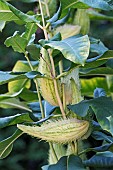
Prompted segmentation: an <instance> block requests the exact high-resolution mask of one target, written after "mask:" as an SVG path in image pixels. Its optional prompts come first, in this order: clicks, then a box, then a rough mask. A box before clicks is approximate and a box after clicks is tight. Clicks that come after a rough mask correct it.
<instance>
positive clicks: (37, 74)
mask: <svg viewBox="0 0 113 170" xmlns="http://www.w3.org/2000/svg"><path fill="white" fill-rule="evenodd" d="M25 75H26V76H27V78H29V79H34V78H42V77H44V76H41V73H40V72H38V71H30V72H28V73H26V74H25ZM45 78H46V77H45Z"/></svg>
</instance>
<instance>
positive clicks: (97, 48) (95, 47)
mask: <svg viewBox="0 0 113 170" xmlns="http://www.w3.org/2000/svg"><path fill="white" fill-rule="evenodd" d="M90 43H91V46H90V51H91V52H94V53H97V54H98V55H97V56H96V57H94V58H90V59H87V63H88V62H92V61H95V60H97V59H99V58H100V57H101V56H102V55H103V54H104V53H105V52H106V51H108V48H107V47H106V46H105V45H104V44H103V43H102V42H101V41H100V40H98V39H95V38H93V37H90Z"/></svg>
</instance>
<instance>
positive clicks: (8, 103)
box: [0, 98, 31, 112]
mask: <svg viewBox="0 0 113 170" xmlns="http://www.w3.org/2000/svg"><path fill="white" fill-rule="evenodd" d="M0 108H16V109H22V110H26V111H29V112H31V110H30V109H29V107H28V106H27V105H26V104H25V103H23V102H21V101H19V100H18V99H16V98H10V99H4V100H1V101H0Z"/></svg>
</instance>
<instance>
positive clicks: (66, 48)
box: [40, 35, 90, 65]
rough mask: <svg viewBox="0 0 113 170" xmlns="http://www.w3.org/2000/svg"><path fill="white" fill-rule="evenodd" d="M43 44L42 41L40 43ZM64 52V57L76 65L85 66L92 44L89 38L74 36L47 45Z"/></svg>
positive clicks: (46, 45)
mask: <svg viewBox="0 0 113 170" xmlns="http://www.w3.org/2000/svg"><path fill="white" fill-rule="evenodd" d="M40 43H41V41H40ZM45 47H51V48H53V49H57V50H59V51H61V52H62V54H63V55H64V57H65V58H66V59H68V60H70V61H72V62H74V63H77V64H81V65H84V63H85V60H86V59H87V57H88V55H89V48H90V42H89V38H88V36H87V35H86V36H81V37H78V36H73V37H70V38H67V39H65V40H62V41H51V42H48V43H46V44H45Z"/></svg>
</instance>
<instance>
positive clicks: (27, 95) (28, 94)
mask: <svg viewBox="0 0 113 170" xmlns="http://www.w3.org/2000/svg"><path fill="white" fill-rule="evenodd" d="M19 97H20V98H21V99H23V100H24V101H27V102H30V101H36V100H38V95H37V92H36V91H32V90H29V89H27V88H24V89H23V91H22V92H21V94H20V95H19Z"/></svg>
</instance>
